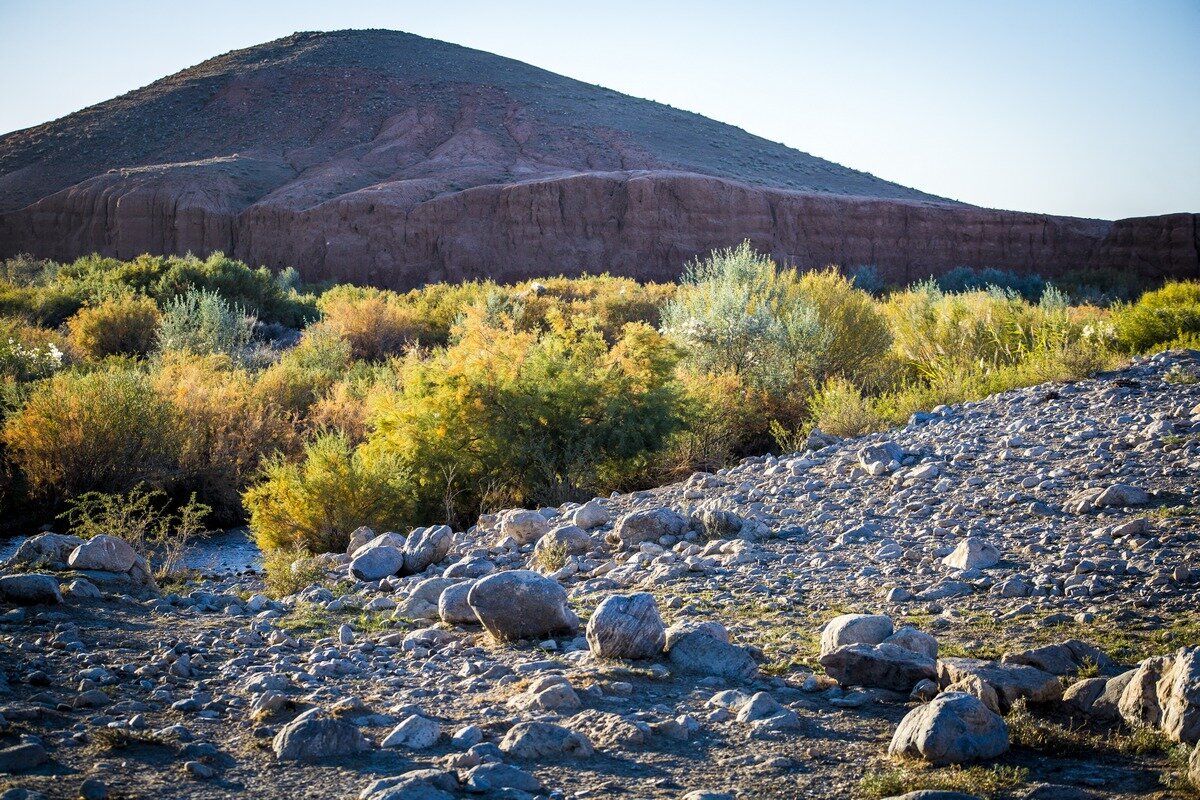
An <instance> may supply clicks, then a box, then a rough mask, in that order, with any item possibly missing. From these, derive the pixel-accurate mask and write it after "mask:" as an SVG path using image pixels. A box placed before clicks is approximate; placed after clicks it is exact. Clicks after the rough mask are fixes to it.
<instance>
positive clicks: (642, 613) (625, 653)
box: [587, 592, 666, 659]
mask: <svg viewBox="0 0 1200 800" xmlns="http://www.w3.org/2000/svg"><path fill="white" fill-rule="evenodd" d="M587 641H588V647H589V648H590V649H591V651H592V654H593V655H595V656H598V657H600V658H624V659H639V658H656V657H658V656H660V655H662V652H663V645H664V644H665V643H666V628H665V627H664V626H663V622H662V617H660V616H659V614H658V605H657V604H656V603H655V601H654V595H652V594H649V593H648V592H639V593H637V594H629V595H620V594H615V595H611V596H609V597H606V598H604V600H603V601H602V602H601V603H600V605H599V606H597V607H596V611H595V613H593V614H592V617H591V619H589V620H588V624H587Z"/></svg>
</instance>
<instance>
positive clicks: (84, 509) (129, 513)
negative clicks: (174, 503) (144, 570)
mask: <svg viewBox="0 0 1200 800" xmlns="http://www.w3.org/2000/svg"><path fill="white" fill-rule="evenodd" d="M209 511H210V509H209V507H208V506H206V505H204V504H203V503H200V502H197V500H196V496H195V495H194V494H193V495H192V496H191V498H190V499H189V500H188V502H187V503H185V504H183V505H181V506H179V507H178V508H177V509H175V510H172V509H171V503H170V500H169V498H168V497H167V493H166V492H164V491H162V490H161V489H153V490H147V489H146V487H145V485H144V484H138V485H137V486H134V487H133V488H132V489H130V490H129V491H128V492H119V493H113V494H109V493H105V492H85V493H83V494H81V495H79V496H78V497H73V498H71V499H70V500H68V501H67V510H66V511H64V512H63V513H62V514H59V516H58V518H59V519H61V520H64V521H65V522H66V524H67V525H68V527H69V530H70V532H71V533H73V534H75V535H76V536H80V537H82V538H84V539H90V538H92V537H93V536H99V535H101V534H106V535H108V536H116V537H118V538H120V539H124V540H125V541H126V542H128V543H129V545H130V546H131V547H133V549H134V550H135V551H137V552H138V553H139V554H140V555H142V556H144V557H145V558H146V561H147V562H148V563H149V564H150V566H151V568H152V569H153V570H154V572H155V574H156V575H158V576H160V577H161V576H164V575H167V574H169V573H171V572H173V571H174V570H175V569H176V568H177V567H178V566H179V565H180V563H181V562H182V559H183V554H184V551H185V550H186V549H187V546H188V542H190V541H191V540H192V539H193V538H194V537H196V536H199V535H201V534H203V533H204V532H205V528H204V519H205V517H207V516H208V513H209Z"/></svg>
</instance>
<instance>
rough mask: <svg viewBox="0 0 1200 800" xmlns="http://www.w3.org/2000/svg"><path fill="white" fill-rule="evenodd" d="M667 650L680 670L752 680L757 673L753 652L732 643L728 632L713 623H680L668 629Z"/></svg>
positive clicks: (672, 661)
mask: <svg viewBox="0 0 1200 800" xmlns="http://www.w3.org/2000/svg"><path fill="white" fill-rule="evenodd" d="M666 650H667V654H668V657H669V658H670V659H671V663H672V664H674V665H675V667H676V668H677V669H678V670H679V671H680V672H690V673H696V674H700V675H715V676H719V677H724V678H732V679H735V680H749V679H750V678H752V677H754V676H755V675H757V674H758V664H757V663H756V662H755V660H754V657H753V656H752V655H750V651H749V650H747V649H746V648H744V647H739V646H737V645H735V644H732V643H730V641H729V634H728V632H727V631H726V630H725V629H724V627H722V626H721V625H718V624H716V623H713V622H702V623H689V622H680V623H676V624H674V625H672V626H671V627H670V628H668V629H667V632H666Z"/></svg>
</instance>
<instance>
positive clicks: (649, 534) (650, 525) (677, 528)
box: [606, 508, 688, 550]
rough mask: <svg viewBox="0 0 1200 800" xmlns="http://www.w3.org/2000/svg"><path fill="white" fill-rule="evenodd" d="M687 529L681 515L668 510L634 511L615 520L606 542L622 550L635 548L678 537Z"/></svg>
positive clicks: (686, 522) (684, 519)
mask: <svg viewBox="0 0 1200 800" xmlns="http://www.w3.org/2000/svg"><path fill="white" fill-rule="evenodd" d="M687 529H688V521H687V519H686V518H685V517H683V515H681V514H677V513H675V512H674V511H672V510H671V509H669V508H652V509H647V510H644V511H634V512H633V513H631V514H626V515H625V516H623V517H621V518H620V519H618V520H617V524H616V526H615V527H614V528H613V530H612V532H611V533H609V534H608V536H607V537H606V539H607V540H608V542H609V543H610V544H612V545H614V546H616V547H619V548H621V549H622V550H628V549H630V548H632V547H637V546H638V545H639V544H641V543H642V542H657V541H658V540H659V539H661V538H662V537H664V536H679V535H681V534H682V533H683V532H684V531H686V530H687Z"/></svg>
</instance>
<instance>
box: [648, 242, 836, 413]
mask: <svg viewBox="0 0 1200 800" xmlns="http://www.w3.org/2000/svg"><path fill="white" fill-rule="evenodd" d="M795 289H796V274H795V272H794V271H793V270H784V271H780V270H779V268H778V267H777V266H776V265H775V263H774V262H773V261H771V260H770V259H769V258H767V257H766V256H763V255H759V254H758V253H755V252H754V251H753V250H752V249H751V247H750V243H749V242H743V243H742V244H741V246H739V247H738V248H737V249H734V250H724V251H721V252H714V253H713V254H712V255H711V256H710V257H709V258H708V259H706V260H705V261H698V262H695V263H692V264H690V265H689V266H688V269H687V272H686V274H685V275H684V277H683V282H682V284H681V285H680V287H679V290H678V292H676V294H675V298H674V299H673V300H671V301H670V302H668V303H667V305H666V307H665V308H664V309H663V314H662V327H663V331H664V332H666V333H667V334H668V335H669V336H671V338H672V339H674V340H675V341H676V342H678V343H679V345H680V347H681V348H682V349H683V352H684V354H685V359H686V360H687V361H688V363H689V364H691V365H692V366H693V367H694V368H695V369H696V370H697V371H699V372H707V373H720V372H725V371H732V372H734V373H736V374H738V375H742V376H744V377H745V379H746V380H747V382H748V383H749V384H750V385H751V386H754V387H755V388H761V389H765V390H767V391H771V392H782V391H784V390H786V389H787V388H788V387H790V386H792V385H793V384H794V383H795V382H796V381H797V379H798V378H800V377H801V376H802V375H804V374H806V373H808V372H810V371H811V370H812V369H813V367H814V366H816V364H817V363H818V362H819V360H820V358H821V357H822V356H823V354H824V353H825V351H826V349H827V347H828V344H829V337H828V335H827V334H826V332H825V331H824V329H823V328H822V327H821V323H820V317H819V313H818V310H817V308H816V305H815V304H814V303H813V302H811V301H810V300H808V299H806V298H804V297H802V296H801V295H800V294H799V292H798V291H795Z"/></svg>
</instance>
